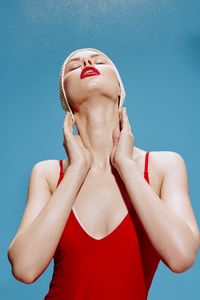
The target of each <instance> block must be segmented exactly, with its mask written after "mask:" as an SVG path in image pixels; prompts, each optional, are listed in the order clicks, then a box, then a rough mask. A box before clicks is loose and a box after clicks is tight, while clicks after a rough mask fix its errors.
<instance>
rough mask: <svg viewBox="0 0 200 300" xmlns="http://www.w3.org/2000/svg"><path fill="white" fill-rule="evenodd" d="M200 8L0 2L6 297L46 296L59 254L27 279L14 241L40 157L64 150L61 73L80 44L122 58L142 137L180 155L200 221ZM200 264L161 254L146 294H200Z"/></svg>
mask: <svg viewBox="0 0 200 300" xmlns="http://www.w3.org/2000/svg"><path fill="white" fill-rule="evenodd" d="M199 12H200V2H199V1H197V0H196V1H195V0H188V1H184V0H181V1H161V0H157V1H156V0H152V1H151V0H140V1H139V0H135V1H126V0H121V1H119V0H115V1H114V0H113V1H109V0H107V1H62V0H58V1H53V0H52V1H50V0H49V1H47V0H45V1H28V0H26V1H9V0H6V1H3V0H1V2H0V17H1V24H0V40H1V49H0V51H1V52H0V54H1V56H0V59H1V68H0V72H1V116H0V118H1V123H2V126H1V128H2V133H1V158H2V159H1V183H2V186H1V207H2V208H1V218H0V228H1V243H0V247H1V251H0V260H1V268H0V298H1V299H3V300H4V299H5V300H7V299H9V300H11V299H14V298H19V299H20V300H23V299H29V300H36V299H43V296H44V295H45V294H46V292H47V290H48V285H49V282H50V279H51V274H52V270H53V262H51V264H50V265H49V267H48V269H47V270H46V271H45V273H43V274H42V275H41V277H40V278H39V279H38V280H37V281H36V282H35V283H33V284H30V285H27V284H24V283H22V282H19V281H17V280H16V279H15V278H14V277H13V276H12V273H11V266H10V264H9V262H8V260H7V248H8V246H9V244H10V242H11V240H12V238H13V237H14V235H15V233H16V231H17V228H18V226H19V224H20V220H21V217H22V215H23V211H24V208H25V205H26V196H27V189H28V183H29V176H30V172H31V169H32V167H33V165H34V164H35V163H37V162H39V161H41V160H47V159H64V158H65V155H66V154H65V151H64V148H63V145H62V142H63V140H62V138H63V136H62V130H61V129H62V125H63V121H64V116H65V112H64V111H63V110H62V107H61V105H60V102H59V95H58V77H59V71H60V67H61V65H62V63H63V61H64V59H65V58H66V56H67V55H68V54H69V53H70V52H72V51H73V50H76V49H79V48H85V47H91V48H97V49H99V50H101V51H103V52H105V53H106V54H107V55H108V56H109V57H110V58H111V60H112V61H113V62H114V63H115V64H116V66H117V68H118V70H119V73H120V74H121V78H122V81H123V83H124V87H125V90H126V99H125V102H124V105H125V106H126V107H127V113H128V116H129V120H130V123H131V128H132V132H133V133H134V136H135V145H136V146H137V147H139V148H141V149H145V150H149V151H162V150H169V151H175V152H178V153H179V154H181V155H182V156H183V158H184V160H185V163H186V166H187V171H188V176H189V185H190V196H191V201H192V206H193V209H194V212H195V215H196V217H197V218H198V220H197V221H198V223H199V216H200V214H199V213H200V204H199V166H200V155H199V152H200V142H199V128H200V121H199V113H200V109H199V108H200V17H199ZM199 270H200V261H199V255H198V257H197V259H196V262H195V265H194V266H193V267H192V268H191V269H189V270H188V271H187V272H184V273H181V274H175V273H172V272H171V271H170V270H169V269H168V268H167V267H166V266H165V265H164V264H163V263H162V262H161V263H160V265H159V267H158V269H157V273H156V275H155V277H154V280H153V283H152V286H151V289H150V292H149V298H148V300H161V299H162V300H169V299H177V300H178V299H181V300H188V299H192V300H197V299H200V291H199V278H200V271H199ZM133 284H134V283H133Z"/></svg>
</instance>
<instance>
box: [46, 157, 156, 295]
mask: <svg viewBox="0 0 200 300" xmlns="http://www.w3.org/2000/svg"><path fill="white" fill-rule="evenodd" d="M148 158H149V152H146V156H145V167H144V178H145V179H146V180H147V182H148V183H149V184H150V182H149V177H148ZM59 162H60V177H59V179H58V183H57V186H58V185H59V183H60V182H61V180H62V178H63V176H64V172H63V169H62V160H60V161H59ZM141 201H142V199H141ZM127 208H128V214H127V215H126V217H125V218H124V219H123V220H122V222H121V223H120V224H119V225H118V226H117V227H116V228H115V229H114V231H112V232H111V233H110V234H109V235H107V236H106V237H104V238H103V239H100V240H96V239H94V238H92V237H91V236H90V235H89V234H88V233H87V232H86V231H85V230H84V229H83V227H82V226H81V224H80V223H79V221H78V220H77V219H76V216H75V214H74V212H73V210H71V212H70V215H69V218H68V220H67V222H66V225H65V228H64V231H63V233H62V236H61V239H60V241H59V244H58V246H57V249H56V251H55V254H54V270H53V275H52V279H51V282H50V284H49V291H48V293H47V294H46V296H45V298H44V300H48V299H51V300H53V299H54V300H122V299H124V300H145V299H147V295H148V291H149V288H150V285H151V282H152V279H153V276H154V273H155V271H156V269H157V266H158V263H159V260H160V256H159V255H158V253H157V252H156V250H155V248H154V247H153V245H152V244H151V242H150V240H149V239H148V236H147V234H146V232H145V230H144V228H143V226H142V223H141V222H140V220H139V218H138V216H137V214H136V211H135V210H134V207H133V205H132V203H129V205H128V206H127Z"/></svg>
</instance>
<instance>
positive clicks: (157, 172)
mask: <svg viewBox="0 0 200 300" xmlns="http://www.w3.org/2000/svg"><path fill="white" fill-rule="evenodd" d="M146 152H147V151H146V150H143V149H139V148H137V149H136V154H135V157H136V161H137V164H138V166H139V168H140V169H141V170H143V169H144V163H145V155H146ZM148 152H149V163H148V172H149V180H150V184H151V186H152V188H154V190H155V191H156V192H157V194H158V195H159V196H160V195H161V187H162V183H163V180H164V178H165V177H166V174H167V173H169V171H171V170H173V169H177V166H179V170H183V168H185V164H184V159H183V157H182V156H181V155H180V154H179V153H177V152H175V151H148ZM181 166H182V167H181Z"/></svg>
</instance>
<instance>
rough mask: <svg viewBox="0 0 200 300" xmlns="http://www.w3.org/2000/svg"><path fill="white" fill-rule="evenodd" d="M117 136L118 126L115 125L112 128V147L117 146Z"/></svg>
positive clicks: (118, 134)
mask: <svg viewBox="0 0 200 300" xmlns="http://www.w3.org/2000/svg"><path fill="white" fill-rule="evenodd" d="M119 136H120V130H119V128H118V127H115V129H114V130H113V146H114V147H115V146H117V143H118V140H119Z"/></svg>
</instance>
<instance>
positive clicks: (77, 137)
mask: <svg viewBox="0 0 200 300" xmlns="http://www.w3.org/2000/svg"><path fill="white" fill-rule="evenodd" d="M75 139H76V141H77V142H78V143H79V145H80V146H81V147H83V146H84V145H83V142H82V139H81V137H80V135H79V134H77V135H75Z"/></svg>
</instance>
